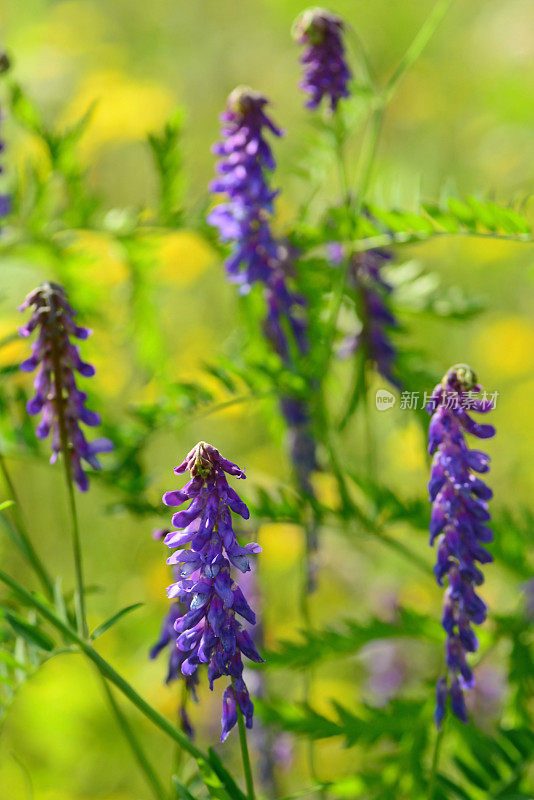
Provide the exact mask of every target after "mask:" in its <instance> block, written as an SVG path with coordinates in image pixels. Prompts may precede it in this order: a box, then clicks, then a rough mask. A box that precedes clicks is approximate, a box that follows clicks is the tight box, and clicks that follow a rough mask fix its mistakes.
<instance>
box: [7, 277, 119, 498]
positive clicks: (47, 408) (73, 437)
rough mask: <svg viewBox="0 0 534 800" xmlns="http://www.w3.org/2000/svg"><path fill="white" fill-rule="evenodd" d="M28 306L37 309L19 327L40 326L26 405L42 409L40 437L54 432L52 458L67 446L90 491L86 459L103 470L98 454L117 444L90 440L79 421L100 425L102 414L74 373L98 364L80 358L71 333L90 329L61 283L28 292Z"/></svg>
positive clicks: (26, 365) (79, 335)
mask: <svg viewBox="0 0 534 800" xmlns="http://www.w3.org/2000/svg"><path fill="white" fill-rule="evenodd" d="M29 307H32V308H33V314H32V316H31V318H30V319H29V321H28V322H27V323H26V325H24V326H23V327H22V328H20V329H19V332H20V335H21V336H24V337H27V336H31V334H32V333H33V332H34V331H35V330H37V331H38V336H37V339H36V340H35V341H34V343H33V344H32V355H31V356H30V358H28V359H26V361H23V363H22V364H21V365H20V369H21V370H22V371H23V372H33V371H34V370H35V369H37V368H38V371H37V376H36V378H35V380H34V384H33V385H34V388H35V395H34V397H33V398H32V399H31V400H29V401H28V404H27V410H28V413H29V414H39V413H40V414H41V422H40V423H39V424H38V426H37V429H36V434H37V436H38V438H40V439H45V438H46V437H47V436H48V435H49V434H50V433H51V434H52V458H51V463H54V462H55V461H56V460H57V457H58V454H59V453H60V452H61V451H62V449H66V450H67V451H68V452H69V454H70V469H71V471H72V477H73V479H74V482H75V483H76V485H77V486H78V488H79V489H80V491H86V490H87V489H88V487H89V481H88V478H87V476H86V474H85V472H84V469H83V466H82V461H85V462H86V463H87V464H89V465H90V466H91V467H93V469H100V468H101V467H100V462H99V461H98V459H97V453H105V452H109V451H110V450H112V449H113V444H112V443H111V442H110V440H109V439H103V438H101V439H96V440H94V441H92V442H88V441H87V440H86V438H85V435H84V433H83V431H82V429H81V428H80V423H83V424H84V425H89V426H92V427H94V426H96V425H99V424H100V416H99V415H98V414H97V413H96V412H94V411H90V410H89V409H88V408H87V407H86V405H85V403H86V400H87V395H86V393H85V392H82V391H81V390H80V389H78V387H77V385H76V378H75V373H76V372H78V373H79V374H80V375H82V376H84V377H86V378H89V377H91V376H92V375H94V374H95V368H94V367H93V366H92V365H91V364H88V363H86V362H84V361H82V359H81V356H80V351H79V348H78V346H77V345H75V344H73V343H72V341H71V338H72V337H74V338H75V339H87V337H88V336H90V334H91V331H90V330H89V329H88V328H84V327H81V326H79V325H77V324H76V323H75V322H74V317H75V314H76V312H75V311H74V310H73V309H72V308H71V306H70V305H69V302H68V300H67V295H66V293H65V290H64V289H63V288H62V287H61V286H59V285H58V284H57V283H51V282H49V283H43V284H42V285H41V286H39V287H38V288H37V289H35V290H34V291H33V292H30V293H29V294H28V296H27V297H26V299H25V300H24V302H23V304H22V305H21V306H20V307H19V311H25V310H26V309H27V308H29Z"/></svg>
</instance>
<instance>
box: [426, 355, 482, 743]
mask: <svg viewBox="0 0 534 800" xmlns="http://www.w3.org/2000/svg"><path fill="white" fill-rule="evenodd" d="M480 391H481V387H480V386H479V385H478V384H477V380H476V377H475V374H474V373H473V372H472V370H471V369H470V368H469V367H467V366H465V365H464V364H459V365H456V366H454V367H451V369H450V370H449V371H448V372H447V374H446V375H445V377H444V378H443V381H442V382H441V383H439V384H438V385H437V386H436V388H435V389H434V392H433V394H432V397H431V400H430V403H429V404H428V406H427V411H428V413H429V414H432V420H431V422H430V428H429V452H430V454H431V455H433V456H434V458H433V461H432V472H431V476H430V482H429V485H428V488H429V493H430V500H431V502H432V503H433V506H432V515H431V520H430V544H431V545H432V544H434V541H435V540H436V538H437V563H436V566H435V567H434V573H435V575H436V579H437V581H438V583H439V585H440V586H443V584H444V581H445V579H446V580H447V589H446V591H445V599H444V605H443V619H442V624H443V627H444V629H445V631H446V633H447V643H446V648H445V651H446V663H447V676H443V677H441V678H440V679H439V681H438V684H437V689H436V713H435V720H436V725H437V727H438V728H439V727H441V723H442V722H443V719H444V717H445V714H446V707H447V700H448V699H450V705H451V710H452V712H453V714H455V715H456V716H457V717H458V719H460V720H462V722H467V711H466V707H465V701H464V694H463V693H464V690H465V689H471V688H473V686H474V685H475V677H474V675H473V672H472V670H471V667H470V666H469V665H468V663H467V654H468V653H473V652H475V651H476V650H478V640H477V638H476V635H475V633H474V631H473V628H472V626H473V625H480V624H482V623H483V622H484V620H485V619H486V605H485V603H484V602H483V600H481V598H480V597H479V596H478V595H477V593H476V591H475V589H476V587H477V586H479V585H480V584H482V583H483V582H484V575H483V574H482V572H481V570H480V569H479V567H478V566H477V562H478V563H479V564H487V563H488V562H489V561H492V557H491V555H490V554H489V553H488V551H487V550H486V549H485V548H484V547H483V544H486V543H487V542H491V541H492V539H493V534H492V532H491V530H490V529H489V528H488V527H487V524H486V523H487V522H488V520H489V518H490V515H489V512H488V502H487V501H488V500H490V498H491V496H492V492H491V489H489V488H488V487H487V486H486V484H485V483H484V481H482V480H481V478H478V477H477V476H476V475H475V474H474V473H476V472H478V473H484V472H487V471H488V470H489V456H487V455H486V454H485V453H483V452H481V451H480V450H470V449H469V448H468V447H467V444H466V442H465V436H464V434H465V432H467V433H472V434H474V435H475V436H478V437H479V438H483V439H486V438H489V437H490V436H493V435H494V434H495V429H494V428H493V427H492V426H491V425H481V424H479V423H477V422H475V421H474V420H473V419H472V418H471V417H470V416H469V415H468V414H467V411H466V409H471V410H473V411H476V412H481V413H485V412H487V411H490V410H491V408H492V403H491V401H487V400H481V399H479V398H477V397H474V395H475V394H476V393H477V392H480Z"/></svg>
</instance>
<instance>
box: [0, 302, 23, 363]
mask: <svg viewBox="0 0 534 800" xmlns="http://www.w3.org/2000/svg"><path fill="white" fill-rule="evenodd" d="M22 323H23V319H22V315H21V318H20V319H19V318H18V317H11V316H9V317H4V318H3V319H0V366H2V367H5V366H6V365H7V364H17V363H19V362H20V361H23V360H24V359H25V358H27V357H28V356H29V344H28V342H27V341H26V340H24V339H21V338H20V336H19V335H18V328H19V325H22ZM11 337H13V338H11Z"/></svg>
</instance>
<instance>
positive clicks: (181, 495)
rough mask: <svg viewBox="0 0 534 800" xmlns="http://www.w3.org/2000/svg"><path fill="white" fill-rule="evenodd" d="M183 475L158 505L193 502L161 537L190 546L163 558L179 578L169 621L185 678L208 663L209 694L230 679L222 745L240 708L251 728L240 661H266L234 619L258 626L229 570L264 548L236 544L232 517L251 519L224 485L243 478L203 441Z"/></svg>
mask: <svg viewBox="0 0 534 800" xmlns="http://www.w3.org/2000/svg"><path fill="white" fill-rule="evenodd" d="M186 471H189V473H190V475H191V479H190V480H189V482H188V483H186V485H185V486H184V488H183V489H181V490H179V491H171V492H167V493H166V494H165V495H164V496H163V502H164V503H165V504H166V505H169V506H179V505H181V504H182V503H184V502H186V501H190V505H189V508H188V509H187V510H186V511H180V512H178V513H177V514H175V515H174V517H173V524H174V525H175V527H178V528H180V529H181V532H177V531H173V532H171V533H169V534H167V536H166V537H165V539H164V541H165V544H167V545H168V546H169V547H171V548H175V547H181V546H182V545H184V544H190V548H189V549H186V550H183V549H179V550H177V551H176V552H175V553H173V554H172V555H171V556H170V558H169V559H168V562H167V563H169V564H173V565H176V567H175V568H176V570H177V574H178V575H179V576H180V577H179V579H178V580H177V581H176V583H174V584H172V585H171V586H169V589H168V591H167V594H168V596H169V597H170V598H173V599H178V600H179V602H180V603H181V604H183V607H184V609H183V613H182V614H181V615H180V616H178V617H177V618H176V620H175V621H174V630H175V632H176V634H178V638H177V640H176V647H177V648H178V650H179V651H180V659H182V656H183V659H182V660H181V671H182V673H183V674H184V675H186V676H191V675H194V674H195V672H196V670H197V669H198V667H199V665H201V664H207V665H208V680H209V683H210V688H211V689H213V682H214V681H215V680H216V679H217V678H220V677H221V676H223V675H229V676H230V677H231V679H232V682H231V684H230V685H229V686H228V687H227V689H226V691H225V692H224V699H223V717H222V736H221V741H224V739H226V737H227V735H228V733H229V732H230V730H231V729H232V728H233V726H234V725H235V723H236V721H237V707H238V706H239V708H240V709H241V712H242V713H243V715H244V717H245V721H246V724H247V727H249V728H251V727H252V715H253V710H254V707H253V705H252V702H251V700H250V697H249V694H248V690H247V687H246V685H245V682H244V680H243V662H242V655H245V656H246V657H247V658H249V659H250V660H252V661H257V662H260V661H262V660H263V659H262V658H261V657H260V655H259V654H258V652H257V650H256V648H255V646H254V644H253V642H252V639H251V637H250V636H249V634H248V633H247V631H246V630H245V629H244V628H243V627H242V624H241V623H240V622H239V621H238V620H237V618H236V615H238V616H240V617H242V618H243V619H245V620H246V621H247V622H249V623H250V624H251V625H254V623H255V621H256V619H255V616H254V612H253V611H252V609H251V608H250V606H249V605H248V603H247V601H246V599H245V597H244V595H243V592H242V591H241V589H240V588H239V586H238V585H237V583H236V582H235V581H234V579H233V578H232V574H231V565H233V566H235V567H237V569H238V570H240V571H241V572H247V571H248V570H249V569H250V564H249V556H250V555H252V554H256V553H259V552H260V551H261V548H260V547H259V545H257V544H255V543H251V544H247V545H245V546H244V547H243V546H241V545H239V544H238V542H237V539H236V536H235V533H234V530H233V523H232V512H234V513H235V514H239V515H240V516H241V517H243V518H244V519H248V516H249V512H248V509H247V507H246V505H245V504H244V503H243V501H242V500H241V499H240V497H239V496H238V494H237V493H236V492H235V490H234V489H232V488H231V487H230V486H229V485H228V481H227V478H226V475H232V476H234V477H236V478H244V477H245V473H244V472H243V471H242V470H240V469H239V467H237V466H236V465H235V464H233V463H232V462H231V461H228V460H227V459H225V458H223V457H222V456H221V454H220V453H219V451H218V450H216V449H215V448H214V447H212V445H210V444H206V443H205V442H200V443H199V444H197V445H196V447H194V448H193V449H192V450H191V452H190V453H189V454H188V455H187V458H186V459H185V460H184V461H183V463H182V464H180V466H179V467H176V469H175V472H176V473H177V474H182V473H184V472H186Z"/></svg>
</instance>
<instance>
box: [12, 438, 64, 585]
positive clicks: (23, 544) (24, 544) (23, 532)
mask: <svg viewBox="0 0 534 800" xmlns="http://www.w3.org/2000/svg"><path fill="white" fill-rule="evenodd" d="M0 471H1V472H2V475H3V477H4V481H5V483H6V486H7V489H8V492H9V494H10V495H11V498H10V499H11V500H13V503H14V506H13V516H14V517H15V523H16V526H17V534H18V537H17V543H18V545H19V547H20V549H21V550H22V552H23V553H24V555H25V556H26V558H27V559H28V561H29V562H30V564H31V565H32V567H33V570H34V572H35V574H36V575H37V577H38V578H39V580H40V581H41V584H42V586H43V589H44V590H45V593H46V595H47V596H48V597H49V598H50V599H51V600H52V599H53V597H54V585H53V583H52V580H51V578H50V576H49V575H48V573H47V571H46V568H45V566H44V564H43V562H42V561H41V559H40V558H39V556H38V555H37V552H36V550H35V548H34V546H33V544H32V541H31V539H30V535H29V533H28V530H27V528H26V525H25V524H24V520H23V518H22V512H21V506H20V503H19V499H18V496H17V491H16V489H15V485H14V483H13V481H12V479H11V475H10V473H9V470H8V468H7V464H6V462H5V459H4V456H3V455H2V454H1V453H0Z"/></svg>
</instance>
